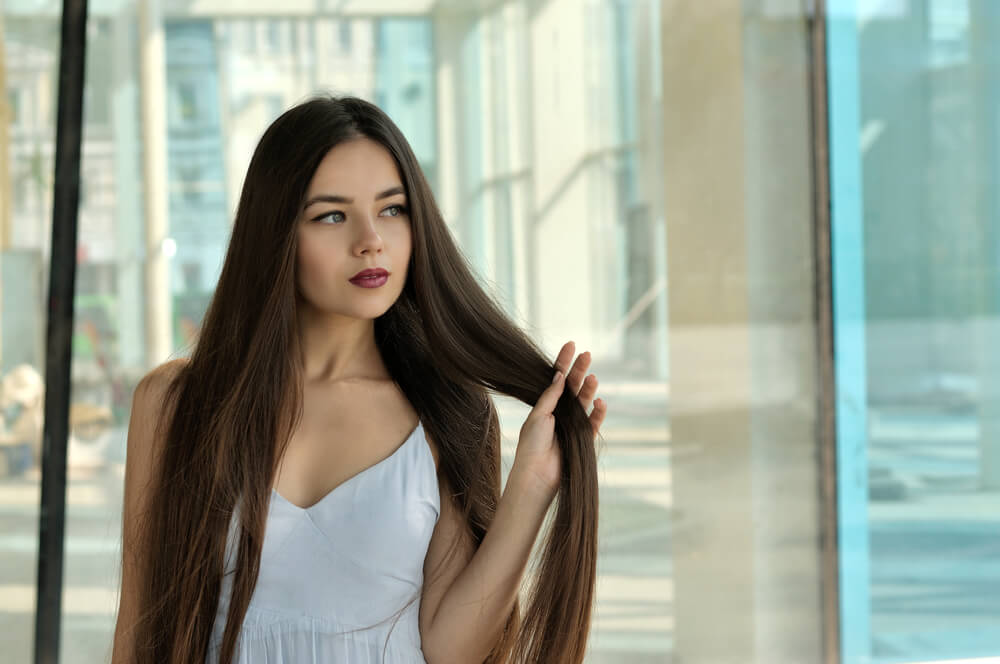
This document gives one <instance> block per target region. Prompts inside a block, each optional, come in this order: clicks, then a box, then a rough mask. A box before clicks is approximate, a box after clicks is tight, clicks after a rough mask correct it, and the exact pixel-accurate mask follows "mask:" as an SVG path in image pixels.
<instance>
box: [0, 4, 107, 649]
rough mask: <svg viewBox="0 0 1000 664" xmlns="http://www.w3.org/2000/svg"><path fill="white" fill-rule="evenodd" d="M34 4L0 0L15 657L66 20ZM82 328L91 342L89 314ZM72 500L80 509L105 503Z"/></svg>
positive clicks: (3, 522)
mask: <svg viewBox="0 0 1000 664" xmlns="http://www.w3.org/2000/svg"><path fill="white" fill-rule="evenodd" d="M26 5H28V3H18V2H7V3H3V4H0V45H2V46H0V90H2V91H3V93H4V94H3V96H2V97H0V104H3V106H2V107H0V375H2V382H0V634H2V635H3V640H2V643H3V658H4V659H5V660H9V661H12V662H14V661H16V662H27V661H30V659H31V657H32V653H33V650H34V625H35V604H36V586H37V579H36V574H37V567H38V560H37V558H38V518H39V512H38V506H39V501H40V488H41V470H40V461H41V448H42V418H43V414H42V409H43V397H44V382H43V381H44V371H45V368H44V367H45V346H44V344H45V326H46V319H45V310H44V305H43V303H44V302H45V300H46V294H47V291H48V276H49V255H50V246H51V232H50V229H51V224H52V174H53V163H54V157H55V118H56V83H57V80H58V71H59V58H58V54H59V48H58V47H59V26H60V16H59V13H58V10H54V11H47V12H42V11H40V10H39V8H38V6H37V5H36V4H35V3H30V6H26ZM98 200H99V196H98ZM84 278H86V277H84ZM77 332H78V334H77V335H76V336H75V337H74V343H79V344H81V345H82V344H85V343H86V341H87V329H86V328H85V327H83V323H82V321H81V324H80V325H79V326H78V327H77ZM82 431H83V429H82V428H81V429H79V430H78V432H79V433H82ZM68 498H69V500H70V501H73V502H75V503H76V504H77V506H78V507H77V510H79V506H80V505H87V504H92V503H94V502H95V500H97V496H96V495H95V494H94V493H93V492H88V491H87V490H86V489H85V488H84V489H82V490H76V491H71V492H70V494H69V496H68ZM83 509H87V508H86V507H84V508H83ZM75 513H76V514H79V511H77V512H75ZM70 514H71V515H72V514H74V512H73V511H72V510H71V512H70ZM88 543H89V542H88ZM76 544H79V541H77V542H74V545H76ZM89 590H90V588H89V587H67V589H66V592H65V594H64V595H63V609H64V611H65V613H66V615H67V616H68V617H69V618H70V619H71V620H72V619H80V618H81V617H83V616H85V615H86V614H88V613H89V611H90V608H89V603H90V601H91V599H92V597H91V596H90V595H89Z"/></svg>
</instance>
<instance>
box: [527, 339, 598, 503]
mask: <svg viewBox="0 0 1000 664" xmlns="http://www.w3.org/2000/svg"><path fill="white" fill-rule="evenodd" d="M575 350H576V344H574V343H573V342H572V341H569V342H567V343H566V344H564V345H563V347H562V349H561V350H560V351H559V355H558V356H557V357H556V362H555V365H556V369H557V370H559V371H562V372H563V374H564V375H563V376H562V377H561V378H560V379H559V380H557V381H556V382H554V383H553V384H552V385H550V386H549V387H548V388H547V389H546V390H545V391H544V392H542V395H541V396H540V397H539V398H538V402H537V403H536V404H535V407H534V408H532V409H531V412H530V413H528V417H527V419H525V421H524V424H523V425H521V433H520V437H519V438H518V441H517V452H516V453H515V454H514V464H513V466H512V467H511V475H513V474H514V472H515V470H516V471H518V472H519V473H525V474H527V475H528V476H530V477H532V478H533V479H534V481H535V482H536V483H537V486H538V487H539V488H541V489H542V490H543V491H547V492H548V493H550V494H551V496H552V497H555V494H556V492H557V491H558V490H559V480H560V478H561V476H562V474H561V473H562V467H561V463H560V459H561V454H560V452H559V441H558V439H557V438H556V436H555V421H556V420H555V417H554V416H553V415H552V411H553V409H555V407H556V403H557V402H558V401H559V397H560V396H562V393H563V390H565V389H567V388H568V389H569V390H570V392H571V393H572V394H574V395H576V396H577V397H578V398H579V399H580V404H581V405H582V406H583V410H584V412H586V411H589V410H590V407H591V404H593V407H594V409H593V411H592V412H591V413H590V424H591V427H592V429H593V432H594V439H595V440H596V439H597V432H598V431H599V430H600V428H601V424H602V423H603V422H604V416H605V415H607V413H608V406H607V404H606V403H605V402H604V400H603V399H597V400H595V399H594V395H595V394H596V393H597V376H595V375H594V374H590V375H589V376H586V373H587V368H588V367H589V366H590V351H587V352H585V353H581V354H580V355H579V356H578V357H577V358H576V361H575V362H573V363H572V364H573V366H572V368H569V367H570V361H571V360H572V359H573V354H574V351H575Z"/></svg>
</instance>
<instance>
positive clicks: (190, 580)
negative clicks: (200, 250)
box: [134, 96, 598, 664]
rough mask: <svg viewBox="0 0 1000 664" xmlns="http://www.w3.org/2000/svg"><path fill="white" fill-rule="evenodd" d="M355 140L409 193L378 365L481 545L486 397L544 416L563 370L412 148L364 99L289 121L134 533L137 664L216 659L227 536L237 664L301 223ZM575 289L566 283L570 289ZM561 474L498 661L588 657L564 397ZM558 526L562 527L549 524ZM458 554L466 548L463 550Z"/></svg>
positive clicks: (311, 109) (493, 454) (579, 447)
mask: <svg viewBox="0 0 1000 664" xmlns="http://www.w3.org/2000/svg"><path fill="white" fill-rule="evenodd" d="M358 136H364V137H367V138H369V139H371V140H373V141H376V142H378V143H379V144H381V145H382V146H384V147H385V148H386V149H387V150H388V151H389V152H390V154H391V155H392V156H393V158H394V159H395V161H396V164H397V166H398V168H399V171H400V174H401V176H402V179H403V186H404V188H405V190H406V197H407V203H408V207H409V210H410V219H411V224H412V238H413V245H412V246H413V249H412V253H411V257H410V263H409V269H408V276H407V281H406V284H405V285H404V288H403V292H402V294H401V295H400V297H399V298H398V299H397V301H396V302H395V303H394V304H393V305H392V307H391V308H390V309H389V310H387V311H386V313H385V314H383V315H382V316H380V317H379V318H377V319H376V320H375V338H376V343H377V346H378V349H379V351H380V353H381V356H382V359H383V361H384V362H385V364H386V366H387V368H388V370H389V372H390V374H391V376H392V378H393V379H394V380H395V381H396V382H397V383H398V385H399V386H400V388H401V389H402V391H403V393H404V394H405V395H406V397H407V398H408V399H409V401H410V403H411V404H412V406H413V407H414V409H415V410H416V411H417V412H418V413H419V414H420V418H421V421H422V422H423V425H424V428H425V430H426V431H427V432H428V434H429V436H430V438H431V439H432V440H433V441H435V443H436V444H437V447H438V450H439V468H438V476H439V480H440V481H441V482H443V483H445V484H446V486H447V487H448V489H449V491H450V492H451V493H452V494H453V495H454V498H455V500H456V504H457V505H458V507H459V508H460V509H461V511H462V513H463V515H464V520H465V522H466V523H468V528H469V531H470V532H471V535H472V539H473V541H474V543H475V545H476V546H477V547H478V546H479V544H480V543H481V542H482V539H483V537H484V536H485V534H486V530H487V528H489V526H490V523H491V522H492V520H493V516H494V513H495V511H496V507H497V503H498V501H499V498H500V489H501V487H500V482H501V468H500V426H499V421H498V417H497V410H496V407H495V405H494V403H493V399H492V397H491V396H490V391H493V392H496V393H499V394H505V395H508V396H511V397H514V398H516V399H519V400H520V401H522V402H524V403H526V404H528V405H534V404H535V402H536V401H537V400H538V397H539V396H540V395H541V393H542V391H543V390H545V388H546V387H548V386H549V384H550V383H551V379H552V375H553V373H554V364H553V362H552V361H551V360H549V358H548V357H547V356H546V354H545V353H544V352H543V351H542V350H541V349H540V348H539V347H538V346H536V344H535V343H534V342H533V341H532V340H531V339H530V338H529V337H528V336H527V335H526V334H525V333H524V332H523V331H522V330H521V329H520V328H519V327H518V326H517V325H516V324H515V323H513V322H512V321H511V319H510V318H509V317H508V316H507V315H506V314H505V313H504V311H503V310H502V309H501V308H500V307H499V306H498V305H497V304H496V303H495V302H494V300H493V299H492V298H491V297H490V296H489V295H488V294H487V293H486V292H485V291H484V290H483V288H482V287H481V286H480V284H479V283H478V282H477V280H476V278H475V277H474V271H473V269H471V267H470V265H469V263H468V262H467V259H466V257H465V256H464V255H463V253H462V252H461V251H460V250H459V248H458V247H457V246H456V244H455V242H454V240H453V239H452V236H451V234H450V232H449V230H448V228H447V226H446V225H445V223H444V221H443V219H442V216H441V213H440V211H439V210H438V207H437V204H436V203H435V201H434V198H433V195H432V193H431V190H430V187H429V186H428V184H427V181H426V179H425V177H424V175H423V173H422V171H421V169H420V166H419V164H418V162H417V159H416V157H415V156H414V154H413V151H412V149H411V148H410V146H409V144H408V143H407V141H406V139H405V138H404V137H403V134H402V133H401V132H400V130H399V129H398V128H397V127H396V125H395V124H394V123H393V122H392V121H391V120H390V119H389V117H388V116H387V115H386V114H385V113H384V112H383V111H381V110H380V109H379V108H377V107H376V106H374V105H372V104H371V103H368V102H366V101H364V100H361V99H358V98H355V97H341V98H336V97H329V96H319V97H313V98H310V99H309V100H307V101H306V102H304V103H302V104H299V105H298V106H295V107H294V108H291V109H290V110H288V111H286V112H285V113H283V114H282V115H281V116H280V117H279V118H277V119H276V120H275V121H274V122H273V123H272V124H271V125H270V126H269V127H268V128H267V130H266V131H265V132H264V134H263V136H262V137H261V139H260V142H259V144H258V145H257V148H256V150H255V151H254V154H253V157H252V159H251V161H250V166H249V168H248V170H247V174H246V179H245V181H244V185H243V191H242V194H241V196H240V201H239V206H238V208H237V212H236V219H235V223H234V226H233V230H232V236H231V238H230V243H229V247H228V250H227V252H226V257H225V263H224V265H223V267H222V273H221V276H220V277H219V282H218V285H217V286H216V289H215V293H214V296H213V298H212V301H211V304H210V306H209V308H208V311H207V313H206V314H205V317H204V321H203V324H202V328H201V331H200V333H199V336H198V339H197V342H196V344H195V346H194V348H193V350H192V353H191V357H190V361H189V362H187V363H186V364H185V365H184V367H183V368H182V369H181V371H180V372H179V373H178V374H177V376H176V378H175V379H174V380H173V382H172V383H171V385H170V390H169V394H168V397H167V399H166V400H165V402H164V403H167V402H169V403H172V404H174V405H173V406H172V408H171V409H170V416H169V417H164V418H162V419H164V420H166V423H165V424H164V425H163V426H164V427H165V429H164V431H165V437H164V438H162V439H163V440H164V441H165V444H164V448H163V453H162V455H161V457H160V458H161V463H160V466H159V472H158V475H157V477H156V479H155V481H154V482H153V485H152V488H151V490H152V492H153V493H152V495H151V496H150V498H149V501H150V502H149V503H148V505H149V509H148V511H147V513H146V515H145V519H143V520H142V522H141V526H140V530H139V532H140V544H139V546H140V547H141V550H142V551H143V552H145V554H146V555H144V556H143V560H142V563H141V569H140V570H139V576H140V583H141V584H142V585H141V588H142V590H141V597H140V598H139V602H140V606H139V614H140V617H139V622H138V624H137V626H136V632H135V644H136V652H135V656H134V661H136V662H140V663H146V662H149V663H153V662H155V663H156V664H164V663H169V664H189V663H190V662H195V661H198V662H201V661H204V659H205V657H206V655H207V654H208V648H209V645H210V639H211V634H212V628H213V624H214V620H215V617H216V611H217V610H218V606H219V594H220V582H221V580H222V576H223V573H224V565H225V560H224V558H225V547H226V535H227V530H228V526H229V523H230V520H231V518H232V516H233V514H234V507H235V505H236V503H237V501H240V503H241V508H240V509H239V510H238V512H239V525H240V536H239V539H238V544H237V545H236V553H237V568H236V573H235V577H234V579H233V585H232V595H231V603H230V607H229V613H228V618H227V623H226V629H225V633H224V637H223V640H222V647H221V650H220V657H219V661H220V662H229V661H231V659H232V656H233V654H234V652H235V648H236V645H237V637H238V633H239V628H240V626H241V625H242V622H243V619H244V617H245V615H246V611H247V607H248V604H249V602H250V598H251V596H252V595H253V591H254V587H255V585H256V581H257V574H258V571H259V567H260V555H261V547H262V543H263V536H264V527H265V522H266V518H267V511H268V505H269V501H270V498H271V490H270V488H271V486H272V483H273V481H274V472H275V468H276V461H277V460H278V459H279V458H280V457H281V454H282V452H283V450H284V448H285V446H286V444H287V442H288V439H289V438H290V437H291V435H292V433H293V432H294V430H295V426H296V424H297V422H298V420H299V418H300V417H301V415H302V382H303V381H302V367H301V365H300V355H299V345H298V343H299V341H298V335H297V328H296V278H295V274H296V272H295V270H296V232H295V223H296V219H297V218H298V214H299V210H300V206H301V204H302V201H303V199H304V197H305V194H306V189H307V186H308V184H309V182H310V180H311V178H312V176H313V173H314V171H315V170H316V168H317V166H318V165H319V163H320V161H321V160H322V159H323V157H324V156H325V155H326V154H327V152H328V151H329V150H330V149H331V148H333V147H334V146H336V145H337V144H338V143H340V142H342V141H345V140H348V139H351V138H355V137H358ZM567 285H568V284H567ZM555 418H556V423H555V430H556V435H557V437H558V439H559V445H560V448H561V453H562V459H563V461H562V469H563V475H562V480H561V484H560V487H559V491H558V494H557V496H556V501H555V505H556V508H555V510H556V511H555V515H554V518H553V519H552V520H551V521H550V522H549V527H548V528H546V529H545V530H544V531H543V533H542V534H541V538H542V542H541V545H540V546H541V549H540V550H541V555H540V558H539V560H538V561H537V566H536V567H535V568H533V572H534V574H531V575H529V577H530V579H531V581H532V583H531V584H530V589H529V591H528V593H527V595H526V597H525V601H526V609H525V610H524V613H523V617H522V614H521V607H520V605H519V603H515V605H514V609H513V611H512V612H511V615H510V617H509V618H508V620H507V623H506V626H505V630H504V632H503V635H502V636H501V637H500V639H499V640H498V642H497V644H496V645H495V647H494V648H493V650H492V652H491V654H490V656H489V658H488V660H487V661H488V662H496V663H500V662H518V663H522V662H523V663H527V662H531V663H532V664H534V663H537V662H544V663H545V664H551V663H555V664H564V663H565V664H570V663H573V664H576V663H578V662H581V661H582V660H583V657H584V652H585V650H586V643H587V636H588V633H589V628H590V615H591V609H592V606H593V600H594V584H595V578H596V563H597V506H598V487H597V470H596V458H595V451H594V434H593V429H592V428H591V423H590V421H589V419H588V416H587V413H586V412H585V410H584V408H583V407H582V405H581V404H580V402H579V400H578V399H577V398H576V396H575V395H573V394H572V393H571V392H569V391H567V392H566V393H565V394H563V396H562V397H561V398H560V400H559V402H558V405H557V406H556V408H555ZM550 516H551V515H550ZM452 551H454V548H453V549H452Z"/></svg>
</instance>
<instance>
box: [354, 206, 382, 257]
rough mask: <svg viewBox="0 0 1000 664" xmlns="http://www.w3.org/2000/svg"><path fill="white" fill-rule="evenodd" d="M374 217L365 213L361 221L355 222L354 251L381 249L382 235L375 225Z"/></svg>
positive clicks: (362, 252)
mask: <svg viewBox="0 0 1000 664" xmlns="http://www.w3.org/2000/svg"><path fill="white" fill-rule="evenodd" d="M375 221H376V218H375V217H373V216H372V215H370V214H367V215H365V216H364V218H363V223H360V224H357V226H356V228H358V229H360V230H358V236H357V238H355V242H354V251H355V253H359V254H366V253H378V252H379V251H382V245H383V242H382V236H381V235H380V234H379V232H378V229H377V228H376V227H375Z"/></svg>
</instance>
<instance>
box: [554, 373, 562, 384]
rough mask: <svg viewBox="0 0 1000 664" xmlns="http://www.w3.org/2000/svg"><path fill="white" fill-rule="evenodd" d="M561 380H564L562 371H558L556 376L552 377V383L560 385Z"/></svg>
mask: <svg viewBox="0 0 1000 664" xmlns="http://www.w3.org/2000/svg"><path fill="white" fill-rule="evenodd" d="M560 378H562V372H561V371H557V372H556V375H555V376H553V377H552V382H553V383H558V382H559V379H560Z"/></svg>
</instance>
